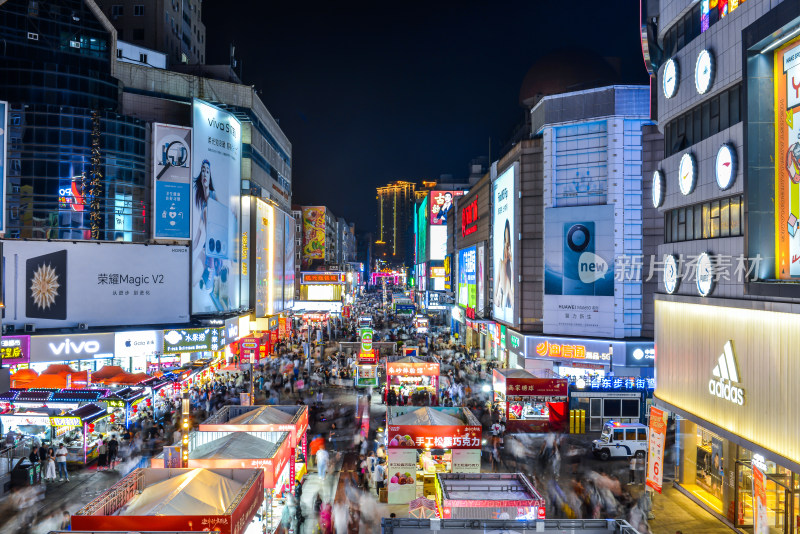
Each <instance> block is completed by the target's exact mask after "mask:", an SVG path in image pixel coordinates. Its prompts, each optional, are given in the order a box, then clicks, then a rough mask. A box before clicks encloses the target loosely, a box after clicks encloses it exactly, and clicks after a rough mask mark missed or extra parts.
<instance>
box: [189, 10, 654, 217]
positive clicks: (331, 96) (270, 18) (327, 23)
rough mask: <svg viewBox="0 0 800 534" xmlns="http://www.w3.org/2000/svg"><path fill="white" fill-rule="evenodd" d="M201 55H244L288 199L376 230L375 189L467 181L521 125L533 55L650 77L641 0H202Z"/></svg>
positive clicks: (640, 79) (219, 58)
mask: <svg viewBox="0 0 800 534" xmlns="http://www.w3.org/2000/svg"><path fill="white" fill-rule="evenodd" d="M203 11H204V12H203V20H204V22H205V24H206V32H207V44H206V62H207V63H209V64H218V63H227V62H228V57H229V45H230V44H231V43H233V44H235V46H236V56H237V58H238V59H239V60H240V61H243V65H242V67H243V73H242V74H243V82H244V83H246V84H253V85H255V86H256V88H257V89H260V90H261V99H262V100H263V102H264V104H266V106H267V108H268V109H269V110H270V112H271V113H272V115H273V116H274V117H275V118H276V119H278V120H279V121H280V125H281V128H282V129H283V131H284V132H285V133H286V135H287V136H288V138H289V140H290V141H291V143H292V167H293V171H292V172H293V183H294V185H293V189H294V190H293V201H294V203H295V204H307V205H314V204H324V205H327V206H328V207H329V208H330V209H331V210H332V211H333V212H334V213H335V214H336V215H341V216H343V217H345V218H346V219H347V220H348V221H352V222H355V223H356V232H358V233H362V232H366V231H373V230H374V226H375V211H376V210H375V187H376V186H378V185H383V184H385V183H387V182H389V181H391V180H396V179H408V180H412V181H419V180H421V179H423V178H424V179H431V178H433V179H436V178H438V177H439V175H441V174H452V175H453V176H454V178H455V179H456V181H461V180H464V179H466V176H467V174H468V164H469V161H470V160H471V159H473V158H475V157H477V156H487V155H488V152H489V139H490V138H491V140H492V154H491V157H492V160H496V159H497V158H498V157H499V156H500V155H501V154H500V153H499V152H500V150H501V148H502V147H503V145H504V144H505V143H506V141H507V140H508V139H509V138H510V136H511V134H512V133H513V131H514V129H515V126H516V125H518V124H520V123H521V122H522V120H523V115H524V110H523V108H522V107H521V106H520V105H519V91H520V87H521V85H522V81H523V79H524V77H525V74H526V73H527V72H528V70H529V69H530V67H531V66H532V65H533V64H534V62H535V61H536V60H537V59H539V58H541V57H543V56H545V55H547V54H549V53H552V52H554V51H557V50H559V49H563V48H565V47H569V48H571V49H574V48H586V49H591V50H592V51H594V52H595V53H597V54H598V55H600V56H603V57H618V58H619V67H620V68H619V71H620V78H619V82H622V83H642V84H645V83H647V73H646V72H645V69H644V62H643V60H642V55H641V48H640V45H639V37H638V33H637V30H638V19H639V2H638V1H637V0H613V1H611V2H598V1H596V0H594V1H582V2H578V1H568V0H560V1H550V0H527V1H519V2H516V1H515V2H506V1H499V0H496V1H486V2H478V1H470V0H464V1H460V2H450V1H447V2H445V1H436V0H429V1H427V2H418V3H417V2H410V1H409V2H396V3H389V2H372V3H365V4H356V3H352V2H329V3H326V4H316V3H309V2H299V1H288V2H265V1H264V0H225V1H222V0H206V1H205V2H203Z"/></svg>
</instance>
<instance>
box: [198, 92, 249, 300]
mask: <svg viewBox="0 0 800 534" xmlns="http://www.w3.org/2000/svg"><path fill="white" fill-rule="evenodd" d="M192 107H193V125H194V127H193V130H194V154H193V155H192V191H191V204H192V313H196V314H209V313H220V312H227V311H230V310H235V309H238V308H239V271H240V267H239V236H240V234H239V202H240V199H239V192H240V190H241V182H242V180H241V174H242V136H241V124H240V123H239V121H238V120H237V119H236V118H235V117H234V116H233V115H232V114H230V113H228V112H226V111H224V110H222V109H219V108H217V107H215V106H212V105H210V104H207V103H206V102H203V101H202V100H198V99H195V100H194V101H193V106H192Z"/></svg>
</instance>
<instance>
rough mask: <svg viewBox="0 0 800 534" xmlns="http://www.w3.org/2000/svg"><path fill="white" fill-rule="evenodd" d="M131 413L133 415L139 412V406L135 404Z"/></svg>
mask: <svg viewBox="0 0 800 534" xmlns="http://www.w3.org/2000/svg"><path fill="white" fill-rule="evenodd" d="M131 411H132V412H133V413H136V412H138V411H139V405H138V404H134V405H133V406H131Z"/></svg>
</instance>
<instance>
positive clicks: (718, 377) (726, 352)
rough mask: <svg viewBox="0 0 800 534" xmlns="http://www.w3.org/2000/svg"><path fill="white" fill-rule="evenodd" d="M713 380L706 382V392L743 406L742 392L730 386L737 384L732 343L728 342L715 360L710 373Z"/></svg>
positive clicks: (737, 375)
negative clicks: (715, 362) (733, 383)
mask: <svg viewBox="0 0 800 534" xmlns="http://www.w3.org/2000/svg"><path fill="white" fill-rule="evenodd" d="M711 374H713V375H714V377H715V378H712V379H711V380H709V381H708V392H709V393H711V394H712V395H714V396H715V397H719V398H720V399H725V400H728V401H731V402H732V403H734V404H738V405H739V406H742V405H743V404H744V390H743V389H742V388H739V387H736V386H734V385H732V384H731V382H736V383H738V382H739V372H738V371H737V370H736V359H735V358H734V356H733V342H732V341H728V342H727V343H725V347H724V348H723V350H722V354H720V356H719V358H718V359H717V365H715V366H714V369H713V370H712V371H711Z"/></svg>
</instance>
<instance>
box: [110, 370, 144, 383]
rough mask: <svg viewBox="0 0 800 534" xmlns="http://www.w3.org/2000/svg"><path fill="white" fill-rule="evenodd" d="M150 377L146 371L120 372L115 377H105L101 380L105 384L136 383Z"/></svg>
mask: <svg viewBox="0 0 800 534" xmlns="http://www.w3.org/2000/svg"><path fill="white" fill-rule="evenodd" d="M147 378H150V377H149V376H148V375H147V374H146V373H120V374H118V375H117V376H115V377H112V378H106V379H104V380H103V382H104V383H106V384H126V385H133V384H138V383H139V382H141V381H142V380H145V379H147Z"/></svg>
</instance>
